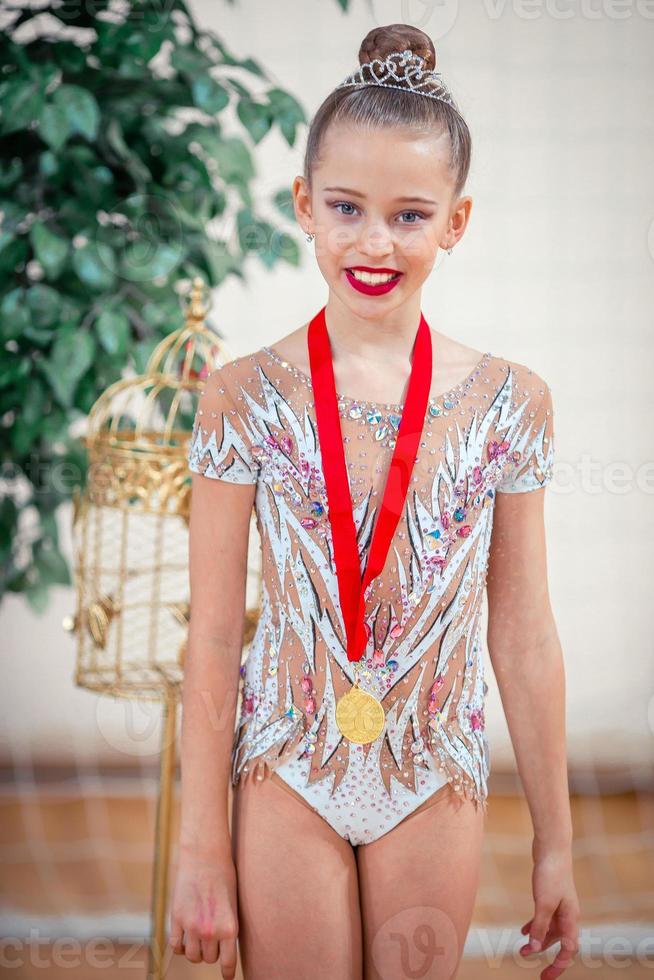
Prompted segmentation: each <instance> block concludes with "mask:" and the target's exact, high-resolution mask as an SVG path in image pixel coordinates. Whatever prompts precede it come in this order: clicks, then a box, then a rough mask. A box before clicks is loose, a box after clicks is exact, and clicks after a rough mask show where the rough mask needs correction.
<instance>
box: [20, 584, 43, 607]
mask: <svg viewBox="0 0 654 980" xmlns="http://www.w3.org/2000/svg"><path fill="white" fill-rule="evenodd" d="M24 592H25V598H26V599H27V601H28V603H29V604H30V606H31V608H32V612H35V613H39V614H40V613H43V612H45V610H46V609H47V608H48V589H47V586H45V585H44V584H43V583H42V582H30V583H29V585H28V586H27V587H26V588H25V590H24Z"/></svg>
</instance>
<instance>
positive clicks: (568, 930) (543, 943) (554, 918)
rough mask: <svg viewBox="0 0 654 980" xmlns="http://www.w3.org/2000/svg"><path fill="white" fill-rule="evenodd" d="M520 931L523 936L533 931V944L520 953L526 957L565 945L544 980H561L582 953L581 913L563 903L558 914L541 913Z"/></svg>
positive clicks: (542, 979)
mask: <svg viewBox="0 0 654 980" xmlns="http://www.w3.org/2000/svg"><path fill="white" fill-rule="evenodd" d="M548 915H549V916H550V918H549V921H548V919H547V917H548ZM544 923H545V929H546V931H544V927H543V924H544ZM520 931H521V932H522V933H523V935H524V934H525V933H526V932H527V931H529V933H530V937H531V938H530V941H529V943H527V944H526V945H525V946H522V947H521V949H520V952H521V953H522V954H523V955H524V956H528V955H529V954H531V953H535V952H540V951H541V950H545V949H547V948H548V947H549V946H551V945H552V944H553V943H555V942H557V941H560V943H561V947H560V949H559V951H558V953H557V954H556V956H555V957H554V960H553V961H552V962H551V963H550V964H548V966H546V967H545V969H544V970H543V972H542V973H541V980H557V978H558V977H560V976H561V974H562V973H563V972H564V970H567V969H568V967H569V966H570V965H571V964H572V962H573V960H574V958H575V956H576V955H577V953H578V952H579V913H578V910H577V908H576V907H575V906H574V905H572V904H568V903H565V902H562V903H561V906H560V908H559V909H558V910H555V913H554V914H552V913H549V912H548V911H547V910H544V911H542V912H541V911H538V912H537V913H536V915H535V916H534V918H533V919H532V920H530V921H529V922H526V923H525V924H524V925H523V926H522V928H521V930H520Z"/></svg>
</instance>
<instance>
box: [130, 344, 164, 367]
mask: <svg viewBox="0 0 654 980" xmlns="http://www.w3.org/2000/svg"><path fill="white" fill-rule="evenodd" d="M160 339H161V338H160V337H147V338H146V339H145V340H140V341H139V342H138V343H137V344H134V346H133V347H132V359H133V361H134V370H135V371H136V373H137V374H145V369H146V367H147V365H148V361H149V360H150V355H151V354H152V351H153V350H154V349H155V347H156V346H157V344H158V343H159V341H160Z"/></svg>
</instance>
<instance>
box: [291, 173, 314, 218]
mask: <svg viewBox="0 0 654 980" xmlns="http://www.w3.org/2000/svg"><path fill="white" fill-rule="evenodd" d="M293 207H294V209H295V217H296V218H297V220H298V222H299V223H300V225H301V227H302V228H303V230H304V231H305V232H306V231H310V230H311V222H312V220H313V215H312V212H311V194H310V193H309V186H308V184H307V182H306V180H305V179H304V177H302V176H297V177H296V178H295V180H294V181H293Z"/></svg>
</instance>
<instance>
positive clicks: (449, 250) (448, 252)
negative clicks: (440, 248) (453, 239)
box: [447, 246, 452, 255]
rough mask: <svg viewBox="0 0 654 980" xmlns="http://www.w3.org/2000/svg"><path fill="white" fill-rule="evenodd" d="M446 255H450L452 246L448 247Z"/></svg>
mask: <svg viewBox="0 0 654 980" xmlns="http://www.w3.org/2000/svg"><path fill="white" fill-rule="evenodd" d="M447 254H448V255H451V254H452V246H450V247H449V248H448V250H447Z"/></svg>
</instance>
